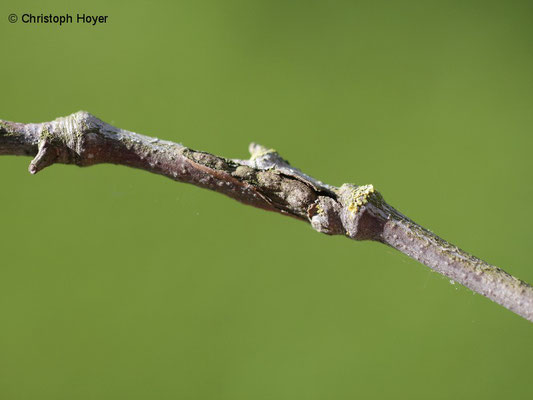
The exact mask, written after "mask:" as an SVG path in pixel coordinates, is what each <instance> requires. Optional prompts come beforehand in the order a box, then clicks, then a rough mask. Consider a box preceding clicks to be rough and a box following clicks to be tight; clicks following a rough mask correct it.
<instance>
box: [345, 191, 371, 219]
mask: <svg viewBox="0 0 533 400" xmlns="http://www.w3.org/2000/svg"><path fill="white" fill-rule="evenodd" d="M374 193H376V191H375V190H374V186H373V185H363V186H357V187H356V188H355V189H353V190H352V193H351V198H350V203H349V204H348V211H350V213H351V214H352V215H355V214H356V213H357V212H358V211H359V209H360V208H361V207H362V206H364V205H365V204H366V203H368V201H369V199H370V197H371V196H372V195H373V194H374Z"/></svg>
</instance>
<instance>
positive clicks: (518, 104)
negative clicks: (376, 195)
mask: <svg viewBox="0 0 533 400" xmlns="http://www.w3.org/2000/svg"><path fill="white" fill-rule="evenodd" d="M0 11H1V12H0V43H1V47H2V55H1V58H2V62H1V63H0V73H1V74H0V76H1V82H2V85H1V93H2V95H1V96H0V118H3V119H7V120H12V121H21V122H40V121H49V120H52V119H54V118H56V117H58V116H63V115H67V114H70V113H72V112H75V111H78V110H80V109H84V110H87V111H90V112H91V113H93V114H95V115H97V116H98V117H100V118H102V119H104V120H105V121H107V122H110V123H113V124H114V125H116V126H119V127H121V128H125V129H129V130H133V131H136V132H139V133H144V134H147V135H153V136H158V137H160V138H165V139H169V140H173V141H177V142H182V143H184V144H187V145H189V146H191V147H193V148H196V149H200V150H205V151H210V152H213V153H216V154H220V155H224V156H227V157H235V158H246V157H247V146H248V143H249V142H250V141H257V142H259V143H263V144H265V145H267V146H271V147H275V148H276V149H277V150H278V151H279V152H280V153H281V154H282V155H283V156H285V157H286V158H288V159H289V160H290V161H291V162H292V163H293V164H294V165H296V166H298V167H300V168H301V169H303V170H304V171H306V172H307V173H309V174H311V175H313V176H316V177H317V178H319V179H321V180H324V181H325V182H328V183H331V184H336V185H340V184H342V183H343V182H354V183H358V184H368V183H372V184H374V185H375V186H376V187H377V188H378V189H379V190H380V191H381V192H382V193H383V194H384V196H385V198H386V199H387V200H388V201H389V202H390V203H391V204H393V205H395V206H396V207H397V208H399V209H400V210H402V211H403V212H404V213H405V214H407V215H409V216H410V217H412V218H413V219H414V220H416V221H417V222H419V223H421V224H423V225H424V226H427V227H428V228H429V229H431V230H433V231H434V232H436V233H437V234H439V235H441V236H443V237H444V238H446V239H448V240H450V241H452V242H453V243H455V244H457V245H458V246H460V247H462V248H464V249H465V250H467V251H470V252H472V253H474V254H475V255H477V256H479V257H481V258H483V259H485V260H487V261H489V262H491V263H493V264H496V265H499V266H502V267H504V268H505V269H506V270H508V271H509V272H511V273H513V274H515V275H517V276H519V277H521V278H522V279H524V280H527V281H529V282H532V281H533V267H532V264H531V226H532V225H533V215H532V213H530V212H529V211H528V207H529V206H528V204H530V203H531V198H532V196H533V190H532V186H531V180H532V171H533V169H532V167H533V160H532V157H531V145H532V127H533V113H532V107H533V74H532V71H533V46H532V45H533V28H532V26H533V25H532V18H533V3H532V2H531V1H505V2H504V1H486V0H484V1H471V0H467V1H465V0H458V1H442V0H439V1H422V0H421V1H398V2H393V1H373V2H368V1H364V2H363V1H334V2H324V1H277V0H262V1H233V0H225V1H215V0H213V1H204V0H187V1H183V0H180V1H157V2H155V1H135V0H132V1H128V2H116V1H110V0H106V1H91V2H87V1H84V2H77V1H25V0H17V1H14V0H7V1H3V2H2V3H1V5H0ZM25 12H31V13H34V14H40V13H45V14H47V13H55V14H60V13H66V12H69V13H72V14H74V15H75V14H76V13H78V12H79V13H88V14H93V15H94V14H100V15H108V16H109V18H108V20H109V22H108V23H107V24H106V25H101V26H87V25H77V24H71V25H64V26H62V27H59V26H56V25H25V24H22V23H21V22H20V20H19V22H17V23H15V24H11V23H9V22H8V20H7V15H8V14H10V13H17V14H19V18H20V15H21V14H23V13H25ZM29 161H30V160H29V159H28V158H24V157H20V158H19V157H0V179H1V186H0V193H1V197H0V210H1V218H0V224H1V225H0V398H2V399H4V400H19V399H20V400H22V399H39V400H44V399H55V400H59V399H69V400H70V399H77V400H83V399H148V398H150V399H231V400H237V399H257V400H259V399H276V400H283V399H291V400H294V399H306V400H307V399H353V398H365V399H385V398H405V399H427V398H432V399H445V398H469V399H478V398H479V399H481V398H483V399H501V398H512V399H526V398H531V397H530V396H531V393H532V390H533V383H532V380H531V377H532V368H533V325H532V324H531V323H529V322H527V321H525V320H523V319H522V318H520V317H518V316H516V315H514V314H512V313H511V312H509V311H507V310H505V309H503V308H502V307H499V306H497V305H496V304H494V303H492V302H490V301H489V300H487V299H485V298H483V297H481V296H479V295H474V294H473V293H472V292H470V291H469V290H466V289H464V288H462V287H459V285H457V284H455V285H454V284H452V283H450V282H449V280H447V279H445V278H443V277H441V276H439V275H437V274H435V273H432V272H431V271H430V270H429V269H428V268H426V267H424V266H422V265H420V264H418V263H416V262H414V261H412V260H410V259H408V258H407V257H406V256H404V255H402V254H400V253H398V252H396V251H394V250H392V249H388V248H386V247H384V246H382V245H379V244H374V243H366V242H362V243H358V242H353V241H349V240H346V239H344V238H342V237H327V236H325V235H320V234H318V233H316V232H314V231H313V230H312V229H311V228H310V227H309V226H308V225H306V224H304V223H301V222H299V221H296V220H293V219H291V218H285V217H282V216H280V215H276V214H272V213H268V212H264V211H261V210H257V209H253V208H250V207H246V206H243V205H241V204H239V203H237V202H234V201H232V200H230V199H227V198H224V197H223V196H221V195H219V194H216V193H213V192H209V191H206V190H201V189H198V188H195V187H192V186H188V185H184V184H178V183H175V182H173V181H171V180H169V179H166V178H163V177H160V176H156V175H151V174H149V173H146V172H143V171H138V170H133V169H128V168H125V167H119V166H113V165H99V166H95V167H91V168H86V169H80V168H76V167H72V166H61V165H56V166H53V167H51V168H49V169H47V170H45V171H43V172H41V173H40V174H38V175H36V176H30V175H29V174H28V172H27V165H28V163H29Z"/></svg>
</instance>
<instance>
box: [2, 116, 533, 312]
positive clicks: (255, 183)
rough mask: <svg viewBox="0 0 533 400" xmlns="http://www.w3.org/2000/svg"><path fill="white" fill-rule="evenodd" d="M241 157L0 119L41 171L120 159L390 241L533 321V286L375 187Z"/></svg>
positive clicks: (338, 229) (63, 121) (82, 121)
mask: <svg viewBox="0 0 533 400" xmlns="http://www.w3.org/2000/svg"><path fill="white" fill-rule="evenodd" d="M250 153H251V158H250V159H249V160H236V159H226V158H222V157H218V156H215V155H212V154H209V153H204V152H201V151H196V150H192V149H190V148H188V147H185V146H182V145H180V144H177V143H173V142H168V141H165V140H160V139H157V138H150V137H147V136H143V135H139V134H137V133H134V132H129V131H126V130H122V129H118V128H115V127H113V126H111V125H109V124H107V123H105V122H103V121H101V120H99V119H98V118H96V117H94V116H93V115H91V114H89V113H87V112H83V111H80V112H77V113H75V114H72V115H69V116H68V117H63V118H58V119H56V120H55V121H52V122H43V123H39V124H22V123H16V122H9V121H2V120H0V155H26V156H34V157H35V158H34V159H33V160H32V161H31V163H30V166H29V171H30V172H31V173H32V174H36V173H37V172H39V171H40V170H42V169H44V168H46V167H48V166H50V165H52V164H55V163H62V164H76V165H78V166H82V167H85V166H90V165H94V164H100V163H112V164H121V165H126V166H129V167H134V168H140V169H144V170H146V171H149V172H153V173H156V174H160V175H164V176H167V177H169V178H171V179H173V180H176V181H179V182H185V183H191V184H193V185H196V186H200V187H203V188H207V189H211V190H214V191H216V192H219V193H223V194H225V195H227V196H229V197H232V198H234V199H236V200H238V201H240V202H242V203H245V204H248V205H251V206H254V207H258V208H262V209H264V210H268V211H275V212H278V213H281V214H285V215H288V216H291V217H294V218H297V219H300V220H303V221H307V222H310V223H311V226H312V227H313V228H314V229H315V230H317V231H318V232H322V233H326V234H329V235H345V236H347V237H349V238H351V239H354V240H374V241H378V242H381V243H384V244H387V245H389V246H391V247H394V248H395V249H397V250H399V251H401V252H402V253H405V254H407V255H408V256H409V257H412V258H414V259H415V260H418V261H419V262H421V263H423V264H425V265H427V266H428V267H430V268H432V269H434V270H435V271H437V272H439V273H440V274H442V275H444V276H447V277H448V278H450V279H453V280H454V281H456V282H459V283H461V284H462V285H464V286H466V287H468V288H470V289H472V290H473V291H475V292H477V293H480V294H482V295H484V296H486V297H488V298H489V299H491V300H493V301H495V302H496V303H498V304H501V305H502V306H504V307H506V308H508V309H509V310H511V311H513V312H515V313H516V314H518V315H521V316H522V317H524V318H526V319H527V320H529V321H532V322H533V287H531V286H530V285H529V284H527V283H526V282H523V281H521V280H519V279H517V278H515V277H513V276H511V275H509V274H508V273H506V272H505V271H503V270H502V269H500V268H498V267H495V266H492V265H490V264H487V263H486V262H484V261H482V260H480V259H478V258H476V257H474V256H472V255H470V254H468V253H466V252H464V251H462V250H460V249H459V248H457V247H456V246H453V245H451V244H450V243H448V242H446V241H445V240H443V239H441V238H439V237H438V236H436V235H435V234H433V233H432V232H430V231H428V230H426V229H424V228H422V227H421V226H419V225H417V224H416V223H414V222H413V221H411V220H410V219H409V218H407V217H405V216H404V215H402V214H401V213H400V212H398V211H397V210H395V209H394V208H393V207H391V206H390V205H388V204H387V203H386V202H385V201H384V200H383V197H382V196H381V195H380V194H379V192H377V191H376V190H375V189H374V187H373V186H372V185H365V186H357V185H352V184H344V185H342V186H341V187H334V186H330V185H327V184H324V183H322V182H320V181H318V180H316V179H313V178H311V177H309V176H307V175H306V174H304V173H303V172H301V171H300V170H299V169H297V168H294V167H292V166H291V165H290V164H289V163H288V162H287V161H286V160H284V159H283V158H281V157H280V156H279V154H278V153H277V152H276V151H274V150H272V149H267V148H265V147H263V146H261V145H258V144H254V143H252V144H251V145H250Z"/></svg>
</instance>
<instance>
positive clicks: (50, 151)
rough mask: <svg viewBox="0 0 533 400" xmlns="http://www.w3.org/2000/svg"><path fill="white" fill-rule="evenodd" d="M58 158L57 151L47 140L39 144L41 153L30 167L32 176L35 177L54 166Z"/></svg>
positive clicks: (39, 152)
mask: <svg viewBox="0 0 533 400" xmlns="http://www.w3.org/2000/svg"><path fill="white" fill-rule="evenodd" d="M56 158H57V151H56V150H55V149H54V148H53V147H52V146H51V145H50V143H49V142H48V141H47V140H42V141H41V142H40V143H39V151H38V153H37V155H36V156H35V158H34V159H33V160H31V162H30V165H29V167H28V171H29V172H30V174H32V175H35V174H36V173H37V172H39V171H41V170H43V169H44V168H46V167H48V166H49V165H52V164H53V163H54V161H55V160H56Z"/></svg>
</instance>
